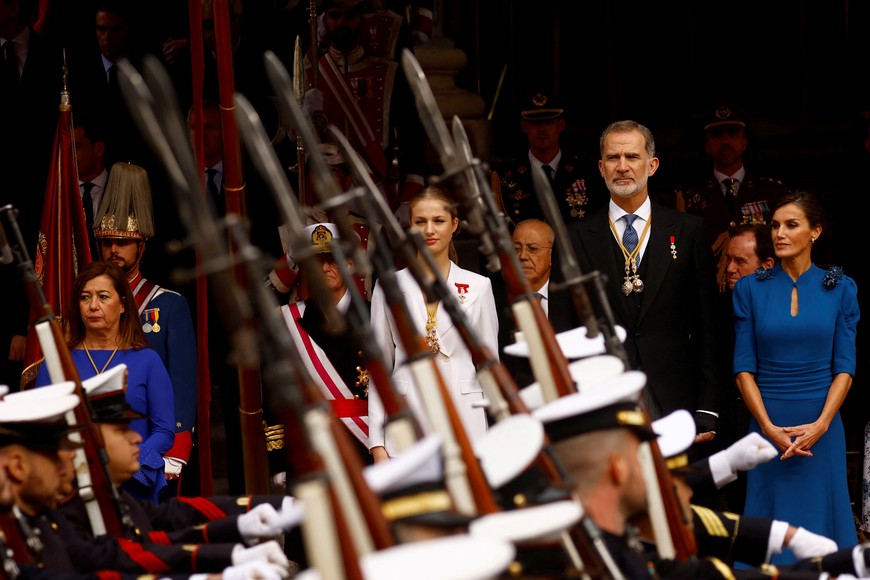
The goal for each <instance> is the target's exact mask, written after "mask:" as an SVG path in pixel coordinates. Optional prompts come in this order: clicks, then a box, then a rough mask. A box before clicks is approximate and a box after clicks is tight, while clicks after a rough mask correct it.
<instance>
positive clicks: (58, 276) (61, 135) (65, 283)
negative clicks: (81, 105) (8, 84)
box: [21, 90, 91, 388]
mask: <svg viewBox="0 0 870 580" xmlns="http://www.w3.org/2000/svg"><path fill="white" fill-rule="evenodd" d="M33 256H34V258H33V264H34V269H35V270H36V276H37V278H38V280H39V284H40V286H42V291H43V293H44V294H45V300H46V303H47V304H48V305H49V306H51V310H52V312H54V313H56V314H57V315H58V316H60V317H61V318H66V317H67V316H75V315H77V314H76V310H75V309H76V308H78V305H77V304H75V303H73V304H68V301H69V299H70V296H69V294H70V292H71V291H72V287H73V284H74V282H75V278H76V276H77V275H78V272H79V268H80V267H81V266H84V265H86V264H88V263H90V261H91V248H90V245H89V243H88V230H87V225H86V224H85V211H84V208H83V207H82V198H81V195H80V194H79V180H78V171H77V169H76V161H75V146H74V140H73V121H72V106H71V105H70V99H69V93H68V92H67V91H66V90H64V91H63V92H61V97H60V115H59V116H58V120H57V131H56V132H55V136H54V149H53V150H52V155H51V165H50V166H49V171H48V183H47V184H46V186H45V199H44V201H43V206H42V217H41V219H40V222H39V239H38V241H37V244H36V252H34V254H33ZM44 312H45V309H44V305H42V304H36V303H35V301H34V300H32V299H31V303H30V326H29V328H28V330H27V348H26V350H25V353H24V369H25V370H24V373H23V374H22V379H21V384H22V388H27V387H30V386H33V383H34V381H35V380H36V373H37V371H38V365H36V363H38V362H39V361H40V360H41V359H42V357H43V355H42V349H41V348H40V347H39V340H38V339H37V337H36V332H35V330H34V323H35V322H36V321H37V320H38V319H39V318H40V317H41V316H43V314H44Z"/></svg>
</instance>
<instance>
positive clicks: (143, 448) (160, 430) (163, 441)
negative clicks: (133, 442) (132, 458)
mask: <svg viewBox="0 0 870 580" xmlns="http://www.w3.org/2000/svg"><path fill="white" fill-rule="evenodd" d="M145 350H147V355H145V356H147V358H148V362H146V361H145V360H143V361H142V362H143V364H147V365H148V371H147V375H146V394H145V397H146V401H145V402H146V408H147V415H148V433H147V436H145V437H144V438H143V441H142V443H140V444H139V451H140V453H139V463H141V465H142V468H141V469H140V470H139V472H138V473H136V474H135V476H134V477H135V479H136V480H137V481H138V482H139V483H141V484H143V485H145V486H147V487H154V486H155V485H157V484H159V483H162V482H163V481H162V480H163V454H164V453H166V451H168V450H169V448H170V447H172V443H173V441H174V440H175V427H174V425H175V402H174V398H173V393H172V382H171V381H170V380H169V373H167V372H166V367H164V366H163V362H162V361H161V360H160V357H159V356H157V353H156V352H154V351H153V350H151V349H143V351H145ZM143 354H144V352H143ZM158 478H159V479H158Z"/></svg>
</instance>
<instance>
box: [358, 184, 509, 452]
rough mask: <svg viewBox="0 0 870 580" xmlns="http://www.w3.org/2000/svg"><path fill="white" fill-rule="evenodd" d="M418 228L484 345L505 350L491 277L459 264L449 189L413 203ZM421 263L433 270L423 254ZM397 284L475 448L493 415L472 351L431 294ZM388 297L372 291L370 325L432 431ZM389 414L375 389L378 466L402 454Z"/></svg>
mask: <svg viewBox="0 0 870 580" xmlns="http://www.w3.org/2000/svg"><path fill="white" fill-rule="evenodd" d="M409 210H410V216H411V217H410V222H411V227H412V228H414V229H416V230H418V231H419V232H420V234H422V236H423V238H424V240H425V242H426V247H427V248H428V250H429V252H430V254H431V255H432V258H433V260H434V262H435V266H436V267H437V269H438V274H439V275H440V276H441V277H442V278H443V279H444V280H445V281H446V282H447V286H448V287H449V288H451V289H455V290H456V293H457V299H458V300H459V302H460V305H461V307H462V309H463V311H464V312H465V314H466V316H467V317H468V319H469V322H470V324H471V325H472V326H473V327H474V328H475V330H476V331H477V334H478V336H479V337H480V339H481V341H483V343H484V344H485V345H486V346H487V347H488V348H489V350H490V351H491V352H493V353H497V352H498V316H497V314H496V308H495V298H494V297H493V293H492V283H491V282H490V280H489V278H486V277H484V276H481V275H480V274H476V273H474V272H471V271H469V270H465V269H463V268H460V267H459V266H457V265H456V250H455V248H454V247H453V236H454V235H455V234H456V232H457V231H458V229H459V217H458V215H457V211H456V200H455V199H454V197H453V195H451V192H450V191H448V190H447V189H444V188H443V187H438V186H431V185H430V186H427V187H424V188H423V189H421V190H420V191H419V192H418V193H417V194H416V195H415V196H414V197H413V198H412V199H411V201H410V205H409ZM418 259H419V260H420V261H421V262H422V263H424V264H426V263H427V262H426V261H425V260H424V259H423V256H418ZM396 278H397V281H398V284H399V286H400V288H401V289H402V292H403V294H404V296H405V303H406V304H407V305H408V310H409V312H410V315H411V318H412V320H413V322H414V325H415V326H416V328H417V331H418V332H419V334H420V335H422V336H424V337H426V340H427V342H428V345H429V349H430V350H431V351H432V356H433V357H434V358H435V360H436V361H437V364H438V369H439V371H440V372H441V376H442V377H443V379H444V382H445V383H446V385H447V389H448V390H449V391H450V395H451V399H452V401H453V404H454V406H455V407H456V411H457V414H458V415H459V417H460V418H461V420H462V424H463V425H464V427H465V430H466V432H467V434H468V438H469V439H470V440H471V442H472V443H473V442H474V441H476V440H478V439H480V438H481V437H483V435H484V434H485V433H486V429H487V417H486V412H485V410H484V408H483V406H482V405H481V403H482V402H483V388H482V387H481V385H480V383H479V382H478V380H477V370H476V368H475V366H474V362H473V361H472V360H471V353H470V352H469V351H468V348H467V347H466V346H465V343H464V342H463V340H462V337H461V336H460V333H459V330H457V329H456V328H454V324H453V321H452V320H451V319H450V316H449V315H448V314H447V312H446V311H445V309H444V308H441V307H440V306H441V304H440V301H436V302H427V300H426V296H425V295H424V294H423V291H422V290H421V289H420V286H419V285H418V284H417V281H416V280H415V279H414V276H413V275H412V274H411V272H410V271H409V270H408V269H407V268H405V269H403V270H399V271H398V272H397V273H396ZM388 311H389V307H388V305H387V304H386V301H385V296H384V291H383V289H382V288H381V286H380V284H376V285H375V288H374V291H373V292H372V302H371V325H372V331H373V332H374V334H375V337H376V338H377V340H378V341H379V343H380V347H381V349H382V350H383V352H384V353H385V354H386V355H387V356H389V357H391V359H392V360H389V361H388V364H389V363H392V367H393V382H394V384H395V386H396V388H397V390H398V391H399V392H400V393H402V394H404V395H406V396H407V397H408V404H409V406H410V407H411V409H412V410H413V411H414V414H415V415H416V416H417V418H418V420H420V421H421V423H422V424H423V426H424V430H427V431H428V430H429V429H430V426H429V425H428V418H427V414H426V412H425V409H424V408H423V403H422V401H421V399H420V396H419V393H418V392H417V390H416V389H417V387H416V386H415V385H414V384H413V378H412V376H411V372H410V370H409V368H408V365H406V364H404V363H405V359H406V358H407V354H406V352H405V350H404V349H403V348H402V344H401V340H400V338H399V331H398V329H397V327H396V325H395V323H394V321H393V319H392V317H391V316H390V315H389V314H388ZM385 419H386V418H385V416H384V409H383V406H382V405H381V403H380V399H378V397H377V393H376V392H375V389H370V390H369V442H368V446H369V449H370V450H371V452H372V455H373V456H374V460H375V461H384V460H386V459H388V458H389V457H390V456H392V455H393V454H394V453H396V452H397V451H398V450H396V449H393V448H392V446H391V442H390V441H389V440H388V438H387V437H386V436H385V434H384V421H385Z"/></svg>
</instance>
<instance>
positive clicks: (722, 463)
mask: <svg viewBox="0 0 870 580" xmlns="http://www.w3.org/2000/svg"><path fill="white" fill-rule="evenodd" d="M777 455H778V452H777V450H776V447H774V446H773V444H772V443H771V442H770V441H768V440H767V439H765V438H764V437H762V436H761V435H760V434H758V433H750V434H749V435H746V436H745V437H743V438H741V439H738V440H737V441H736V442H734V443H732V444H731V446H730V447H728V448H727V449H723V450H722V451H719V452H718V453H714V454H713V455H711V456H710V459H709V463H710V473H711V474H712V475H713V481H714V482H715V483H716V487H717V488H721V487H722V486H723V485H725V484H726V483H730V482H732V481H734V480H735V479H737V471H738V470H739V471H749V470H750V469H752V468H753V467H755V466H756V465H759V464H761V463H766V462H768V461H770V460H771V459H773V458H774V457H776V456H777Z"/></svg>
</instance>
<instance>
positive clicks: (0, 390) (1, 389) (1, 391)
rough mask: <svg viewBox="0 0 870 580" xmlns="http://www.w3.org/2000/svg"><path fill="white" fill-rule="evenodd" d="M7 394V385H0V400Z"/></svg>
mask: <svg viewBox="0 0 870 580" xmlns="http://www.w3.org/2000/svg"><path fill="white" fill-rule="evenodd" d="M8 394H9V385H0V399H2V398H3V397H5V396H6V395H8Z"/></svg>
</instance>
